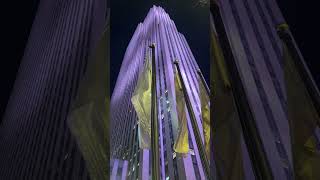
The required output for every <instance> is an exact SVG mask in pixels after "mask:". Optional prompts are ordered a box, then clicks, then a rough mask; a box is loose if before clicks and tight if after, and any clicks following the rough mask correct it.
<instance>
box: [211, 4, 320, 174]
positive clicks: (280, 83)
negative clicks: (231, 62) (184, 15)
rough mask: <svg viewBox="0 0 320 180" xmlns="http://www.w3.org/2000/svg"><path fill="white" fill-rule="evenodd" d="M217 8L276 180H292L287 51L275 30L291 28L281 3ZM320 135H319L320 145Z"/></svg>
mask: <svg viewBox="0 0 320 180" xmlns="http://www.w3.org/2000/svg"><path fill="white" fill-rule="evenodd" d="M218 4H219V6H220V11H221V14H222V19H223V23H224V27H225V28H226V30H227V36H228V39H229V42H230V44H231V48H232V52H233V55H234V56H235V61H236V64H237V68H238V70H239V72H240V75H241V77H240V78H241V80H242V84H243V86H244V88H245V92H246V95H247V97H248V101H249V105H250V108H251V109H252V111H253V116H254V119H255V121H256V124H257V129H258V132H259V135H260V137H261V140H262V144H263V148H264V150H265V153H266V156H267V159H268V161H269V164H270V168H271V171H272V174H273V176H274V179H292V178H293V176H292V173H293V162H292V150H291V142H290V130H289V124H288V120H287V101H286V88H285V81H284V69H283V68H284V67H283V66H284V62H283V50H282V42H281V40H280V38H279V36H278V34H277V30H276V28H277V26H278V25H279V24H282V23H286V22H285V20H284V18H283V16H282V14H281V11H280V9H279V7H278V5H277V2H276V0H242V1H239V0H219V2H218ZM212 20H213V19H212V18H211V26H212V28H213V29H214V28H215V27H213V21H212ZM319 135H320V134H319V129H317V130H316V132H315V137H316V139H318V142H319V137H320V136H319ZM246 151H247V150H246V149H245V146H243V152H244V155H243V157H244V158H243V167H244V168H245V169H244V171H245V179H253V178H254V175H253V172H252V167H251V164H250V160H249V159H248V158H249V157H248V155H247V154H246V153H245V152H246Z"/></svg>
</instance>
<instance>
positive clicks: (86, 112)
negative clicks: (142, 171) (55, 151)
mask: <svg viewBox="0 0 320 180" xmlns="http://www.w3.org/2000/svg"><path fill="white" fill-rule="evenodd" d="M109 30H110V27H109V23H108V24H107V27H106V30H105V31H104V32H103V35H102V37H101V38H100V40H99V42H98V44H97V48H96V51H95V52H94V53H93V55H92V56H91V57H90V58H89V59H88V65H87V69H86V72H85V74H84V77H83V79H82V80H81V81H80V84H79V89H78V92H77V97H76V99H75V101H74V102H73V104H72V106H71V109H70V113H69V115H68V121H67V122H68V127H69V129H70V131H71V133H72V135H73V137H74V138H75V140H76V142H77V145H78V147H79V150H80V152H81V153H82V155H83V158H84V160H85V162H86V167H87V169H88V171H89V175H90V179H92V180H100V179H107V178H109V174H108V172H109V163H108V162H109V133H108V132H109V129H108V123H109V111H108V109H109V103H110V99H109V83H108V82H109V78H108V76H109V69H108V67H109V52H108V50H109Z"/></svg>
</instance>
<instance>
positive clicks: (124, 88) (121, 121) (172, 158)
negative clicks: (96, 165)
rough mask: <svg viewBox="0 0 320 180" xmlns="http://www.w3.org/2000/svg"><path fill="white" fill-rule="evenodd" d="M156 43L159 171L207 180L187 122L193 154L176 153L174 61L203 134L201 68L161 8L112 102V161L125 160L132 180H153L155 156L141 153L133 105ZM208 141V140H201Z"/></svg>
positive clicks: (136, 44) (143, 32) (146, 26)
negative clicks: (177, 62) (138, 83)
mask: <svg viewBox="0 0 320 180" xmlns="http://www.w3.org/2000/svg"><path fill="white" fill-rule="evenodd" d="M152 43H155V58H156V89H157V95H156V96H157V103H156V104H157V110H158V117H157V120H158V122H159V147H160V148H159V149H160V169H161V170H160V171H161V173H160V174H161V177H162V179H204V177H205V175H204V170H203V165H202V163H201V160H200V157H199V151H198V148H197V145H196V141H195V135H194V132H193V130H192V127H191V122H190V118H189V116H187V121H188V130H189V148H190V151H189V153H188V154H187V155H186V157H180V156H178V155H177V154H176V153H175V152H174V150H173V145H174V136H175V135H174V134H176V133H177V132H175V129H176V128H177V118H176V116H177V112H176V101H175V93H174V91H175V89H174V87H175V85H174V71H175V70H174V67H175V66H174V64H173V63H174V61H175V60H178V61H179V64H180V68H181V72H182V76H183V82H184V83H185V85H186V87H187V93H188V95H189V97H190V101H191V103H192V109H193V111H194V113H195V115H196V121H197V124H198V126H199V127H200V131H201V132H202V123H201V104H200V98H199V81H198V73H197V71H198V69H199V67H198V65H197V62H196V60H195V58H194V56H193V55H192V52H191V49H190V48H189V46H188V43H187V40H186V38H185V37H184V36H183V35H182V34H181V33H179V32H178V30H177V28H176V26H175V24H174V22H173V20H171V19H170V17H169V15H168V14H167V13H166V12H165V11H164V9H163V8H161V7H156V6H153V7H152V8H151V9H150V11H149V13H148V15H147V16H146V18H145V19H144V21H143V23H140V24H139V25H138V27H137V29H136V30H135V32H134V34H133V37H132V39H131V41H130V43H129V45H128V47H127V50H126V53H125V55H124V58H123V62H122V66H121V69H120V73H119V76H118V78H117V82H116V85H115V88H114V91H113V94H112V97H111V109H110V112H111V128H110V129H111V135H110V136H111V148H112V149H111V156H113V158H118V159H125V160H127V161H128V162H129V164H128V177H129V178H130V179H137V178H139V179H149V177H150V175H151V159H152V158H153V157H152V156H151V155H150V153H151V152H150V150H147V149H140V148H139V139H138V137H139V135H138V124H137V122H138V118H137V114H136V112H135V109H134V108H133V105H132V103H131V97H132V94H133V92H134V89H135V87H136V84H137V80H138V77H139V73H140V72H141V71H142V69H143V67H144V61H145V60H147V59H148V58H149V57H150V53H151V52H150V48H149V45H151V44H152ZM202 136H203V135H202Z"/></svg>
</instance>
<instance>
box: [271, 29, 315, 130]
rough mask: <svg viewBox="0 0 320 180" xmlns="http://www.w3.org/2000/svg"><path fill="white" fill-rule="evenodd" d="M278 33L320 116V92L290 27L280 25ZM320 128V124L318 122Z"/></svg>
mask: <svg viewBox="0 0 320 180" xmlns="http://www.w3.org/2000/svg"><path fill="white" fill-rule="evenodd" d="M277 32H278V35H279V37H280V39H281V40H282V41H283V42H284V43H285V45H286V46H287V48H288V51H289V53H290V55H291V56H292V59H293V61H294V62H293V63H294V64H295V67H296V68H297V69H298V72H299V74H300V76H301V78H302V80H303V82H304V84H305V86H306V89H307V91H308V94H309V95H310V97H311V98H310V99H311V101H312V103H313V105H314V107H315V109H316V110H317V112H318V114H319V115H320V92H319V89H318V88H317V85H316V84H315V82H314V80H313V78H312V75H311V74H310V72H309V70H308V67H307V65H306V64H305V63H304V61H303V59H302V58H301V56H300V54H299V50H298V49H297V47H296V46H295V43H294V40H293V38H292V36H291V33H290V29H289V26H288V25H287V24H286V23H283V24H280V25H278V26H277ZM318 125H319V126H320V122H318Z"/></svg>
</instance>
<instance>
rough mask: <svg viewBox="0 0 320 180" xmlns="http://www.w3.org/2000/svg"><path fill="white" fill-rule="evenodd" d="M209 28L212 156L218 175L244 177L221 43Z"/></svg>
mask: <svg viewBox="0 0 320 180" xmlns="http://www.w3.org/2000/svg"><path fill="white" fill-rule="evenodd" d="M211 30H212V32H211V63H213V65H212V67H213V69H212V70H211V78H212V82H211V83H213V84H211V87H212V89H211V90H212V91H213V99H212V101H211V102H212V104H211V106H212V107H211V108H213V109H212V115H211V116H212V122H211V123H212V124H213V132H212V135H211V136H212V143H213V156H214V157H213V159H214V161H215V165H216V172H217V178H218V179H222V180H241V179H244V171H243V162H242V154H243V152H242V148H241V143H242V141H243V138H242V132H241V124H240V120H239V117H238V113H237V109H236V106H235V102H234V98H233V95H232V90H231V87H230V86H231V85H230V80H229V78H228V74H227V69H226V65H225V62H224V57H223V54H222V51H221V47H220V44H219V42H218V39H217V37H216V34H215V32H214V31H213V29H211Z"/></svg>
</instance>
